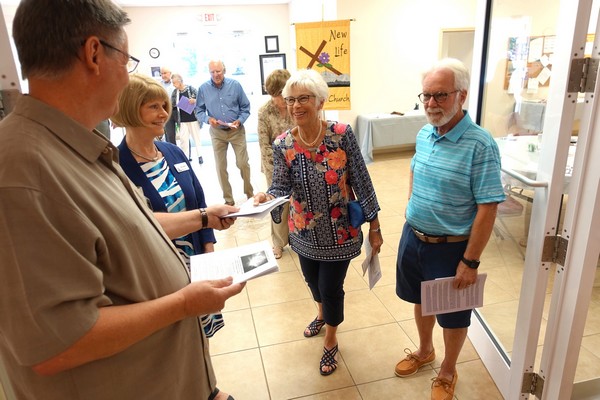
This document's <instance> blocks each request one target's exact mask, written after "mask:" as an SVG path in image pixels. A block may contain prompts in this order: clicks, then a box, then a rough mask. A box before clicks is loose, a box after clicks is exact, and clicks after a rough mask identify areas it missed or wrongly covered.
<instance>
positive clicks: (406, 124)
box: [356, 112, 427, 163]
mask: <svg viewBox="0 0 600 400" xmlns="http://www.w3.org/2000/svg"><path fill="white" fill-rule="evenodd" d="M426 123H427V117H425V115H424V114H423V113H422V112H420V113H414V114H410V115H403V116H400V115H393V114H365V115H359V116H358V117H357V126H356V139H357V140H358V144H359V146H360V152H361V153H362V155H363V158H364V159H365V162H367V163H369V162H372V161H373V150H379V149H392V148H400V147H401V146H407V145H414V144H415V143H416V138H417V133H418V132H419V130H420V129H421V128H422V127H423V125H425V124H426Z"/></svg>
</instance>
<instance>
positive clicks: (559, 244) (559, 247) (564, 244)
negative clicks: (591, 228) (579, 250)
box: [542, 235, 569, 267]
mask: <svg viewBox="0 0 600 400" xmlns="http://www.w3.org/2000/svg"><path fill="white" fill-rule="evenodd" d="M568 248H569V240H568V239H565V238H564V237H562V236H560V235H556V236H546V237H545V238H544V249H543V250H542V262H551V263H556V264H560V265H562V266H563V267H564V266H565V259H566V258H567V249H568Z"/></svg>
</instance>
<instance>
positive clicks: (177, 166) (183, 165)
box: [175, 162, 190, 172]
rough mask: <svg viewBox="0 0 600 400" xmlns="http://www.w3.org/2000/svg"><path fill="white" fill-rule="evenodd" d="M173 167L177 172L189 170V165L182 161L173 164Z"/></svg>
mask: <svg viewBox="0 0 600 400" xmlns="http://www.w3.org/2000/svg"><path fill="white" fill-rule="evenodd" d="M175 169H176V170H177V172H183V171H189V169H190V167H188V165H187V164H186V163H184V162H182V163H179V164H175Z"/></svg>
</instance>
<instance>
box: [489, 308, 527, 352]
mask: <svg viewBox="0 0 600 400" xmlns="http://www.w3.org/2000/svg"><path fill="white" fill-rule="evenodd" d="M518 307H519V303H518V301H517V300H511V301H505V302H502V303H494V304H486V305H484V306H483V307H482V308H481V309H480V312H481V315H483V318H485V320H486V321H487V323H488V325H489V327H490V328H491V329H492V331H493V332H494V335H496V337H497V338H498V340H499V341H500V343H502V346H503V347H504V348H505V349H506V351H508V352H510V351H512V347H513V343H514V336H515V327H516V323H517V311H518Z"/></svg>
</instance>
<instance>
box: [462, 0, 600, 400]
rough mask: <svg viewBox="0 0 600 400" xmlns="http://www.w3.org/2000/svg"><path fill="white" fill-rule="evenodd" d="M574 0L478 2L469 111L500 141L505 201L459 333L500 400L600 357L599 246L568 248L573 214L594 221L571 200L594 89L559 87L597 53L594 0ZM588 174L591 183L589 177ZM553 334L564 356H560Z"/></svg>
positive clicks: (578, 220)
mask: <svg viewBox="0 0 600 400" xmlns="http://www.w3.org/2000/svg"><path fill="white" fill-rule="evenodd" d="M573 3H576V2H575V1H573V0H562V1H561V0H548V1H546V2H544V3H543V7H540V4H539V3H538V2H529V3H524V2H522V1H518V0H503V1H497V0H487V1H484V0H482V1H480V9H481V10H480V11H481V12H480V15H481V20H482V21H484V20H485V23H483V22H482V24H481V25H480V26H479V27H478V28H481V29H478V31H479V32H480V35H479V38H476V40H477V39H479V41H480V43H482V44H483V45H482V48H483V49H485V50H484V51H482V53H483V52H485V58H482V60H483V62H482V63H481V65H482V67H481V68H482V71H481V77H482V79H481V84H480V85H474V87H476V89H481V90H480V91H479V96H473V98H472V99H471V104H472V107H471V108H472V109H473V108H476V109H477V110H478V111H479V112H478V114H477V115H478V116H479V123H480V124H481V125H482V126H483V127H484V128H486V129H488V130H489V131H490V132H491V133H492V135H493V136H494V138H495V139H496V142H497V143H498V146H499V148H500V151H501V156H502V168H503V183H504V186H505V191H506V193H507V201H505V202H504V203H502V204H501V205H500V206H499V209H498V216H497V220H496V225H495V228H494V233H493V235H492V238H491V239H490V242H489V243H488V246H487V248H486V251H485V252H484V254H483V256H482V261H483V263H484V264H482V265H485V268H484V271H485V272H487V273H488V280H487V284H486V291H485V305H484V307H482V308H481V309H480V310H477V311H476V313H475V318H474V323H473V326H472V328H471V329H470V331H469V332H470V333H469V337H470V339H471V341H472V342H473V344H474V346H475V347H476V349H477V351H478V352H479V354H480V356H481V358H482V360H483V361H484V363H485V364H486V367H487V368H488V370H489V371H490V374H491V375H492V377H493V378H494V381H495V382H496V384H497V386H498V388H499V389H500V391H501V393H502V394H503V396H504V397H505V398H511V399H513V398H515V399H516V398H528V396H529V395H530V392H531V394H534V395H535V396H537V397H540V398H541V397H542V396H547V395H548V393H549V392H550V391H552V393H554V394H555V393H559V392H560V393H563V394H564V393H565V392H564V391H563V390H570V389H571V388H572V383H573V382H574V381H575V382H580V381H581V382H591V381H593V380H594V378H595V377H598V376H600V370H599V368H600V367H595V366H600V351H598V350H597V349H598V348H600V321H599V320H598V318H597V317H596V315H600V314H599V313H597V312H594V311H593V310H594V307H597V309H598V310H599V311H600V302H599V301H598V299H600V287H598V286H599V285H595V287H594V279H598V278H596V274H595V270H596V267H597V261H598V252H597V250H596V249H598V248H599V247H600V243H597V244H596V247H595V248H594V250H595V251H596V253H595V258H594V253H593V251H594V250H593V251H592V252H591V253H592V254H588V256H587V257H588V258H587V259H585V260H583V259H579V260H577V261H576V260H575V259H573V258H572V257H577V256H575V255H574V254H575V253H573V252H572V251H571V249H573V248H575V247H577V246H582V247H584V248H587V247H590V248H591V245H592V243H591V242H593V241H592V240H590V239H591V237H590V235H586V234H585V228H584V226H585V223H584V224H582V221H586V220H587V221H589V220H592V219H593V212H594V207H591V209H590V207H587V208H583V207H581V206H582V204H584V202H585V201H588V202H589V201H593V202H595V201H596V198H597V196H596V195H594V194H593V193H591V192H589V191H588V192H586V193H585V195H583V194H581V187H582V185H583V182H584V181H586V180H585V178H583V177H585V176H586V174H587V173H588V172H589V168H590V167H589V163H586V162H584V161H583V160H584V159H585V158H586V156H589V152H586V148H587V150H589V151H591V149H593V146H592V141H590V140H588V138H589V137H590V135H589V134H588V131H589V130H590V129H591V130H593V129H594V127H595V125H594V124H592V123H591V122H590V117H591V116H593V115H595V113H594V111H593V108H594V96H593V93H590V94H586V95H584V94H582V93H578V92H579V89H569V88H568V86H569V83H570V79H574V78H570V76H569V74H570V72H569V70H570V69H571V63H572V60H573V59H582V60H583V58H584V56H585V55H588V56H592V55H593V56H595V57H596V58H598V55H597V54H593V53H594V37H597V36H598V35H597V34H596V35H595V23H596V21H595V20H594V21H593V25H594V28H592V29H590V28H589V26H590V24H589V18H590V15H595V16H596V17H597V14H598V13H597V10H598V8H597V5H596V4H594V6H595V7H594V8H593V10H595V14H594V12H592V11H591V10H592V1H591V0H589V1H588V0H580V1H579V2H578V3H579V4H573ZM594 19H595V18H594ZM484 33H485V34H484ZM595 51H596V53H598V51H597V49H596V50H595ZM475 58H476V59H477V56H475ZM473 70H474V75H476V70H477V69H476V68H474V69H473ZM593 89H594V88H593V86H592V88H591V91H593ZM582 91H583V90H582ZM475 92H477V90H471V93H475ZM598 126H600V125H598ZM596 129H597V128H596ZM595 154H597V156H596V158H598V155H600V152H598V153H595ZM592 160H593V157H592ZM587 179H592V182H593V176H592V177H589V176H588V178H587ZM587 182H589V181H587ZM597 186H598V182H597V181H596V188H597ZM592 187H593V186H592ZM588 197H590V198H591V200H590V199H589V198H588ZM584 199H586V200H584ZM594 204H595V203H594ZM575 233H577V234H576V235H575ZM592 237H593V235H592ZM590 259H594V261H593V262H592V261H590ZM584 261H585V262H584ZM574 265H576V266H574ZM584 265H585V267H584ZM567 277H568V278H567ZM575 288H577V290H576V291H574V290H575ZM592 288H594V290H597V292H595V294H594V295H595V297H592V296H591V293H592ZM574 298H576V299H578V302H576V304H574V303H572V301H573V299H574ZM586 299H587V301H586ZM590 299H595V301H594V300H592V301H590ZM587 304H589V305H590V312H589V313H587V315H588V318H587V319H586V311H587ZM569 305H570V306H569ZM575 316H577V318H575ZM569 318H570V319H569ZM565 321H566V322H568V323H569V324H570V325H569V326H570V327H575V328H577V327H578V326H581V330H582V332H584V333H583V334H584V335H585V336H584V338H583V340H582V335H581V333H580V334H578V333H577V332H576V329H567V330H565V329H564V322H565ZM586 322H587V324H586ZM577 324H579V325H577ZM584 326H585V330H584ZM596 326H597V328H596ZM576 336H579V337H578V338H574V337H576ZM567 338H568V340H569V341H570V344H569V343H566V342H565V340H567ZM559 343H560V346H562V347H561V348H567V347H568V348H569V349H570V353H569V354H566V353H564V354H562V355H561V356H559V355H558V354H557V353H560V352H557V351H556V346H559ZM545 345H546V346H545ZM574 345H577V346H575V347H576V348H575V347H574ZM578 354H579V355H580V357H577V355H578ZM567 358H570V359H571V361H569V362H571V363H573V362H574V363H575V364H574V365H573V368H572V369H571V370H570V372H572V373H573V376H572V377H571V378H569V376H568V375H569V373H568V372H566V370H565V368H557V362H559V361H560V362H562V363H563V365H568V363H567V361H566V359H567ZM578 359H579V365H580V367H579V368H577V369H576V368H575V366H576V363H577V360H578ZM573 360H574V361H573ZM592 365H593V366H594V367H590V368H586V367H584V366H592ZM550 374H552V375H553V377H554V378H556V377H557V376H558V379H553V380H552V382H553V384H552V385H553V386H552V385H550V386H548V383H547V384H546V387H547V388H550V389H547V390H546V391H545V392H544V391H543V390H542V389H541V388H542V386H543V385H542V383H541V382H542V381H546V380H547V378H548V377H549V376H550ZM565 380H566V381H567V384H564V381H565ZM536 382H537V384H536ZM557 382H558V383H557ZM547 398H569V396H567V397H547Z"/></svg>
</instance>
